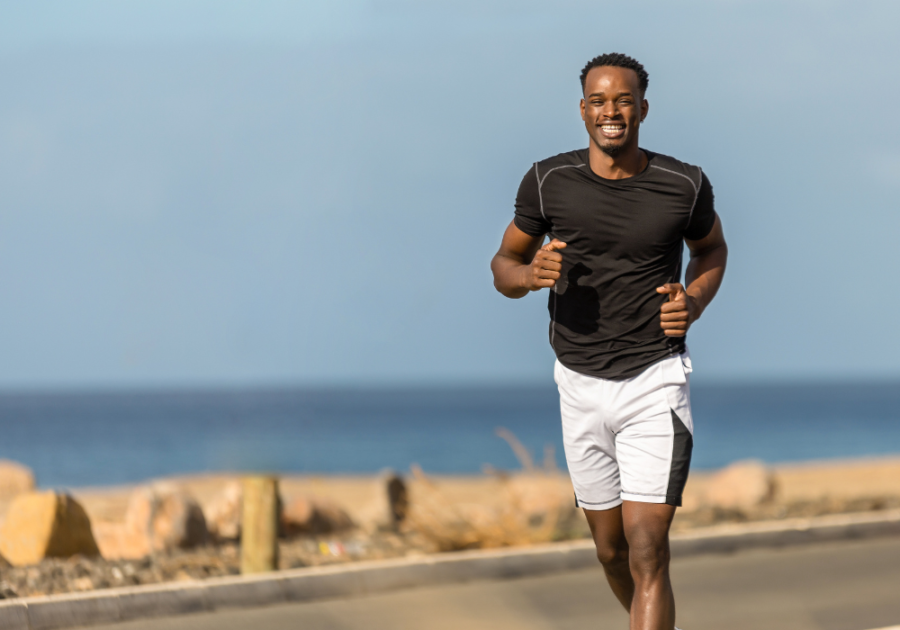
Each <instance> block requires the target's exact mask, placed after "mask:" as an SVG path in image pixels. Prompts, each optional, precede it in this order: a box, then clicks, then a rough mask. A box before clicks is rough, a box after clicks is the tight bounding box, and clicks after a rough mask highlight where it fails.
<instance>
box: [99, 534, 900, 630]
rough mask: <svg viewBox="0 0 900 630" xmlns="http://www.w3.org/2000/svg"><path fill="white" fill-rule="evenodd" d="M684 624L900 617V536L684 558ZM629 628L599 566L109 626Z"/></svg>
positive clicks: (702, 629) (678, 574)
mask: <svg viewBox="0 0 900 630" xmlns="http://www.w3.org/2000/svg"><path fill="white" fill-rule="evenodd" d="M672 577H673V583H674V585H675V597H676V601H677V606H678V613H677V614H678V621H677V623H678V625H679V627H681V628H683V630H750V629H753V630H761V629H764V630H869V629H872V628H883V627H886V626H893V625H897V624H900V539H898V538H890V539H880V540H870V541H857V542H841V543H829V544H821V545H816V546H808V547H794V548H789V549H767V550H755V551H746V552H742V553H738V554H734V555H708V556H695V557H690V558H683V559H676V560H675V561H674V562H673V566H672ZM627 627H628V617H627V615H626V614H625V612H624V611H623V610H621V609H620V607H619V604H618V603H617V602H616V601H615V600H614V599H613V597H612V595H611V594H610V592H609V588H608V587H607V586H606V583H605V581H604V579H603V576H602V574H601V572H600V569H599V568H598V569H596V570H588V571H577V572H572V573H565V574H559V575H552V576H545V577H536V578H524V579H518V580H508V581H502V582H472V583H468V584H459V585H453V586H441V587H424V588H420V589H411V590H406V591H399V592H394V593H388V594H383V595H373V596H367V597H358V598H354V599H340V600H330V601H321V602H313V603H306V604H288V605H280V606H272V607H269V608H258V609H251V610H236V611H223V612H215V613H204V614H198V615H190V616H185V617H179V618H169V619H157V620H150V621H135V622H129V623H122V624H116V625H110V626H102V629H103V630H296V629H298V628H302V629H304V630H357V629H359V630H363V629H365V630H451V629H452V630H461V629H466V630H469V629H479V628H484V629H490V630H507V629H509V630H512V629H513V628H515V629H516V630H549V629H551V628H552V629H554V630H586V629H590V628H598V629H607V628H609V629H621V630H625V629H626V628H627Z"/></svg>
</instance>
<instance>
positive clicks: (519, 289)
mask: <svg viewBox="0 0 900 630" xmlns="http://www.w3.org/2000/svg"><path fill="white" fill-rule="evenodd" d="M543 242H544V235H543V234H542V235H540V236H531V235H530V234H526V233H525V232H523V231H522V230H520V229H519V228H517V227H516V224H515V222H511V223H510V224H509V227H507V228H506V233H505V234H504V235H503V241H502V242H501V243H500V249H499V251H498V252H497V253H496V254H495V255H494V258H493V260H491V271H492V272H493V274H494V287H496V289H497V290H498V291H499V292H500V293H502V294H503V295H505V296H506V297H508V298H520V297H523V296H525V295H527V294H528V292H529V291H538V290H540V289H543V288H544V287H552V286H554V285H555V284H556V281H557V280H558V279H559V273H560V271H561V270H562V254H560V253H559V251H557V250H560V249H564V248H565V247H566V244H565V243H563V242H562V241H559V240H557V239H553V240H552V241H550V242H549V243H547V244H546V245H544V246H543V247H541V243H543Z"/></svg>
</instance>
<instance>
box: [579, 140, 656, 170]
mask: <svg viewBox="0 0 900 630" xmlns="http://www.w3.org/2000/svg"><path fill="white" fill-rule="evenodd" d="M588 156H589V158H590V163H591V170H592V171H594V174H595V175H599V176H600V177H602V178H604V179H625V178H626V177H634V176H635V175H637V174H638V173H640V172H641V171H643V170H644V169H645V168H647V162H648V159H647V155H646V154H645V153H644V152H643V151H641V150H640V149H639V148H638V146H637V143H635V144H634V145H633V146H631V147H628V148H626V149H625V150H623V151H622V153H620V154H619V155H617V156H615V157H612V156H610V155H607V154H606V153H604V152H603V149H601V148H600V147H598V146H597V145H596V144H594V142H593V141H591V144H590V147H589V148H588Z"/></svg>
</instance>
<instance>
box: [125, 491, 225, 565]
mask: <svg viewBox="0 0 900 630" xmlns="http://www.w3.org/2000/svg"><path fill="white" fill-rule="evenodd" d="M125 528H126V529H127V530H128V531H129V532H131V533H133V534H143V535H144V537H145V539H146V548H147V551H148V553H149V552H153V551H168V550H171V549H189V548H191V547H196V546H197V545H202V544H205V543H206V542H207V540H208V537H209V532H208V531H207V528H206V518H205V517H204V516H203V510H201V509H200V504H199V503H197V501H196V500H195V499H194V498H193V497H191V496H190V495H188V494H187V493H185V492H183V491H181V490H179V489H177V488H175V487H172V486H169V485H167V484H159V485H156V486H152V487H150V488H144V489H141V490H137V491H135V492H134V493H133V494H132V495H131V499H130V500H129V502H128V509H127V511H126V512H125Z"/></svg>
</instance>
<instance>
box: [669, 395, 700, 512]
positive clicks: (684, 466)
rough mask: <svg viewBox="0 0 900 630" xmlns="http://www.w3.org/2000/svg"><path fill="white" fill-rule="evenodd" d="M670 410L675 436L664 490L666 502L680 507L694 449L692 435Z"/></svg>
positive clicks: (673, 411) (672, 410)
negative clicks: (666, 485) (666, 487)
mask: <svg viewBox="0 0 900 630" xmlns="http://www.w3.org/2000/svg"><path fill="white" fill-rule="evenodd" d="M669 411H671V412H672V428H673V429H674V430H675V437H674V439H673V440H672V468H671V470H670V471H669V488H668V490H666V504H668V505H674V506H675V507H681V495H682V493H683V492H684V485H685V484H686V483H687V478H688V471H689V470H690V468H691V453H692V452H693V450H694V436H692V435H691V432H690V431H688V428H687V427H686V426H684V422H682V421H681V418H679V417H678V414H677V413H675V410H674V409H670V410H669Z"/></svg>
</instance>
